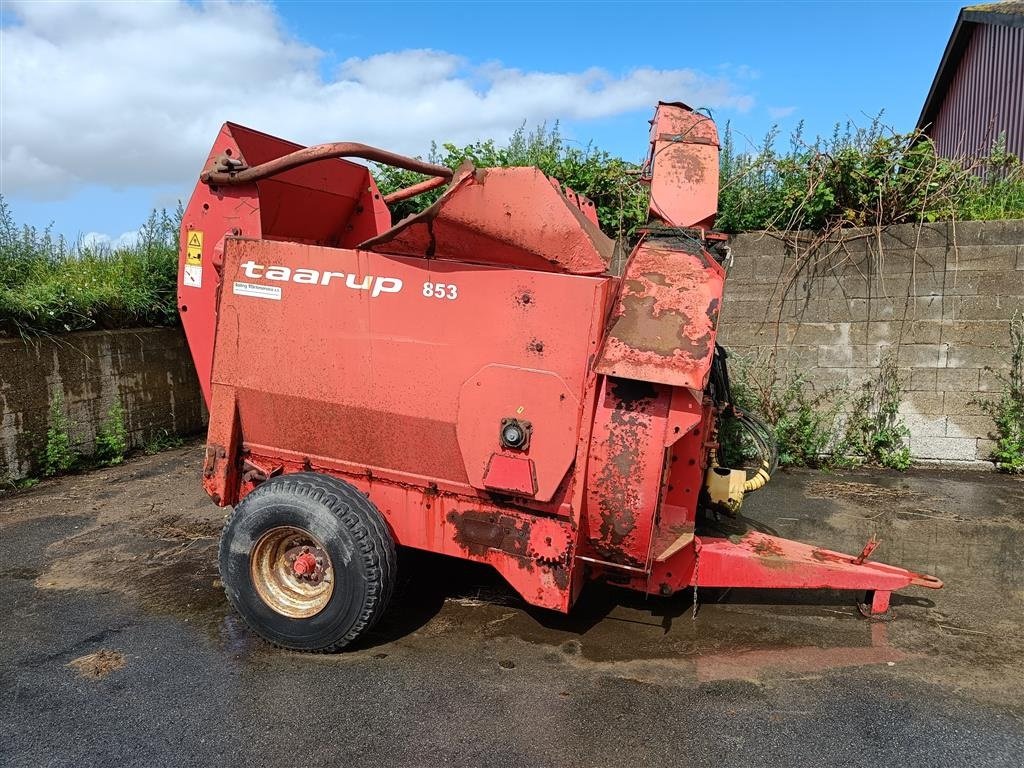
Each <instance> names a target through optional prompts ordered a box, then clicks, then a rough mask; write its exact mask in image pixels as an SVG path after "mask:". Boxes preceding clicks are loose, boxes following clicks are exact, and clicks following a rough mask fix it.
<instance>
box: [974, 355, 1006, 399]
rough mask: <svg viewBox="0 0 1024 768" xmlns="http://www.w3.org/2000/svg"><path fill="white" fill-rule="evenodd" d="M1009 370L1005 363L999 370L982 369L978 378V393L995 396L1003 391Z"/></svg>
mask: <svg viewBox="0 0 1024 768" xmlns="http://www.w3.org/2000/svg"><path fill="white" fill-rule="evenodd" d="M1009 370H1010V366H1009V364H1008V363H1007V364H1006V365H1005V366H1002V367H1001V369H1000V370H990V369H986V368H982V369H981V370H980V371H978V373H979V378H978V392H987V393H990V394H991V395H992V396H995V395H997V394H998V393H999V392H1002V391H1003V387H1005V386H1006V381H1005V379H1006V376H1007V373H1008V372H1009Z"/></svg>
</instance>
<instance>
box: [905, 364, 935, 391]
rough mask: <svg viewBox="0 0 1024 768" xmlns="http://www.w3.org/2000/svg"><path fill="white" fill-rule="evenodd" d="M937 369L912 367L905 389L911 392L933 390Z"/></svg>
mask: <svg viewBox="0 0 1024 768" xmlns="http://www.w3.org/2000/svg"><path fill="white" fill-rule="evenodd" d="M937 374H938V371H937V370H936V369H935V368H914V369H912V370H911V371H910V381H909V382H908V383H907V390H908V391H911V392H934V391H935V379H936V376H937Z"/></svg>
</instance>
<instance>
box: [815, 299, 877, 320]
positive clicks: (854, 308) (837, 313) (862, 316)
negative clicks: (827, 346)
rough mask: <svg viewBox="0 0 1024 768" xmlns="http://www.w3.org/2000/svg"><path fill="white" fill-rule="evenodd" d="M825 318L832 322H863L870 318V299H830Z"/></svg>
mask: <svg viewBox="0 0 1024 768" xmlns="http://www.w3.org/2000/svg"><path fill="white" fill-rule="evenodd" d="M827 304H828V308H827V311H826V314H825V317H824V318H823V319H824V320H826V321H828V322H832V323H862V322H866V321H867V320H869V319H870V318H869V316H868V299H829V300H828V302H827Z"/></svg>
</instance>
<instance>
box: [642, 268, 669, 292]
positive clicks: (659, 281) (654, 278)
mask: <svg viewBox="0 0 1024 768" xmlns="http://www.w3.org/2000/svg"><path fill="white" fill-rule="evenodd" d="M644 277H646V278H647V279H648V280H650V281H651V282H652V283H654V284H655V285H663V286H668V280H667V279H666V278H665V276H664V275H663V274H661V273H660V272H644ZM634 282H639V281H634ZM640 286H641V287H640V289H639V290H643V283H640Z"/></svg>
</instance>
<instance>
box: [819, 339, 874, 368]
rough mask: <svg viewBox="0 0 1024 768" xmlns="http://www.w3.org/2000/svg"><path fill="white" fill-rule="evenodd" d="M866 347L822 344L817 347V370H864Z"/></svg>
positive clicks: (860, 345) (863, 345)
mask: <svg viewBox="0 0 1024 768" xmlns="http://www.w3.org/2000/svg"><path fill="white" fill-rule="evenodd" d="M867 355H868V347H867V345H865V344H822V345H820V346H819V347H818V359H817V365H818V367H819V368H864V367H865V366H866V365H867Z"/></svg>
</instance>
